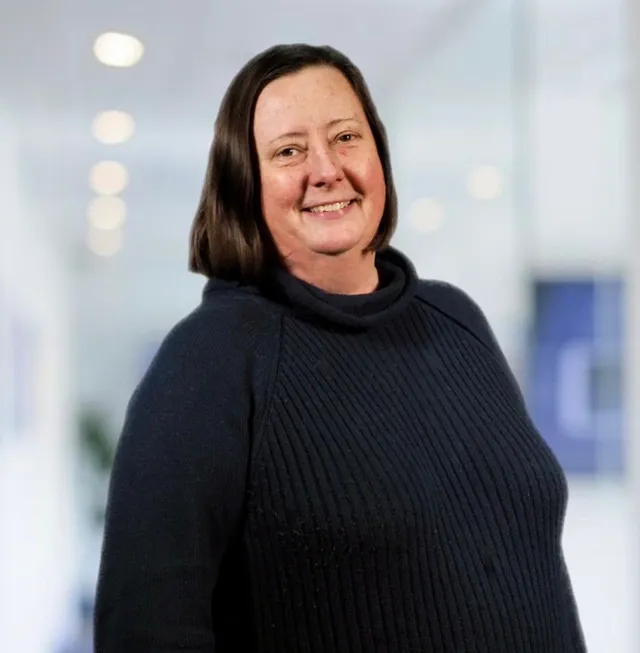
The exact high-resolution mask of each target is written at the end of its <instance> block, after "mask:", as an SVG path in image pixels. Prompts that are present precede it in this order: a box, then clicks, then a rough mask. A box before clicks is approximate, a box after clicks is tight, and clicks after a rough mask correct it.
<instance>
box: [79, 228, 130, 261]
mask: <svg viewBox="0 0 640 653" xmlns="http://www.w3.org/2000/svg"><path fill="white" fill-rule="evenodd" d="M122 244H123V233H122V229H112V230H111V231H103V230H101V229H93V228H90V229H89V233H88V234H87V246H88V247H89V249H90V250H91V251H92V252H93V253H94V254H95V255H96V256H102V257H104V258H108V257H110V256H114V255H115V254H117V253H118V252H119V251H120V250H121V249H122Z"/></svg>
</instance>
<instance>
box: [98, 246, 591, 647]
mask: <svg viewBox="0 0 640 653" xmlns="http://www.w3.org/2000/svg"><path fill="white" fill-rule="evenodd" d="M378 267H379V271H380V278H381V287H380V288H379V289H378V290H377V291H376V292H374V293H372V294H369V295H364V296H355V297H354V296H336V295H328V294H326V293H323V292H321V291H320V290H318V289H317V288H314V287H312V286H310V285H308V284H305V283H304V282H302V281H300V280H297V279H295V278H293V277H292V276H290V275H288V274H287V273H286V272H284V271H279V272H277V273H275V274H274V275H273V276H272V277H270V278H269V279H268V281H266V282H265V284H264V286H262V287H261V288H259V289H258V288H253V287H247V286H240V285H238V284H236V283H231V282H225V281H220V280H211V281H209V282H208V283H207V285H206V288H205V291H204V295H203V300H202V303H201V305H200V306H199V307H198V308H197V309H196V310H195V311H194V312H193V313H192V314H190V315H189V316H188V317H186V318H185V319H184V320H183V321H181V322H180V323H179V324H178V325H177V326H176V327H175V328H174V329H173V330H172V331H171V333H169V335H168V336H167V337H166V339H165V341H164V343H163V344H162V346H161V348H160V350H159V352H158V354H157V355H156V357H155V359H154V361H153V363H152V365H151V367H150V369H149V370H148V372H147V374H146V376H145V377H144V379H143V380H142V382H141V383H140V385H139V387H138V388H137V389H136V391H135V393H134V395H133V397H132V399H131V402H130V405H129V407H128V410H127V416H126V421H125V425H124V429H123V433H122V436H121V438H120V441H119V444H118V452H117V457H116V462H115V466H114V469H113V473H112V478H111V487H110V494H109V503H108V511H107V521H106V528H105V537H104V547H103V554H102V560H101V569H100V576H99V582H98V590H97V602H96V615H95V627H96V633H95V636H96V652H97V653H174V652H175V653H177V652H178V651H189V652H190V653H196V652H197V653H204V652H207V653H213V652H214V651H215V653H583V652H584V651H585V650H586V649H585V645H584V642H583V637H582V633H581V628H580V624H579V619H578V615H577V612H576V607H575V601H574V597H573V593H572V589H571V584H570V581H569V578H568V575H567V569H566V566H565V562H564V558H563V553H562V546H561V534H562V527H563V520H564V514H565V509H566V502H567V486H566V481H565V477H564V475H563V472H562V470H561V468H560V467H559V465H558V463H557V461H556V459H555V458H554V456H553V455H552V453H551V451H550V450H549V448H548V447H547V445H546V444H545V443H544V441H543V440H542V438H541V437H540V435H539V433H538V432H537V431H536V428H535V427H534V425H533V424H532V422H531V420H530V418H529V416H528V414H527V411H526V409H525V406H524V403H523V400H522V397H521V395H520V392H519V390H518V387H517V385H516V383H515V381H514V378H513V376H512V374H511V372H510V370H509V368H508V366H507V364H506V362H505V360H504V357H503V355H502V353H501V352H500V350H499V348H498V346H497V344H496V341H495V339H494V337H493V336H492V333H491V330H490V328H489V326H488V324H487V321H486V319H485V318H484V316H483V314H482V312H481V311H480V309H479V308H478V307H477V306H476V305H475V304H474V303H473V302H472V301H471V300H470V299H469V297H467V296H466V295H465V294H463V293H462V292H461V291H460V290H458V289H456V288H454V287H452V286H449V285H446V284H442V283H436V282H426V281H420V280H418V279H417V278H416V275H415V272H414V270H413V268H412V266H411V264H410V263H409V262H408V261H407V260H406V259H405V258H404V257H403V256H402V255H401V254H399V253H398V252H396V251H395V250H392V249H389V250H387V251H386V252H385V253H384V254H381V255H378Z"/></svg>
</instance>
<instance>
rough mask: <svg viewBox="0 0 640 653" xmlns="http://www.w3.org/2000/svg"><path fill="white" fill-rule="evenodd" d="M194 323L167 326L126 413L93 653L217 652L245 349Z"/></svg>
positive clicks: (242, 461)
mask: <svg viewBox="0 0 640 653" xmlns="http://www.w3.org/2000/svg"><path fill="white" fill-rule="evenodd" d="M202 323H203V320H202V319H201V318H199V319H198V318H194V317H193V316H191V317H190V318H187V319H186V320H185V321H184V322H182V323H180V324H179V325H178V326H177V327H175V328H174V330H173V331H172V332H171V333H170V334H169V336H167V338H166V339H165V341H164V343H163V344H162V346H161V348H160V350H159V352H158V354H157V355H156V358H155V360H154V361H153V363H152V365H151V367H150V369H149V370H148V372H147V374H146V376H145V377H144V378H143V380H142V381H141V383H140V385H139V386H138V388H137V389H136V391H135V392H134V394H133V396H132V398H131V400H130V403H129V406H128V408H127V413H126V417H125V423H124V427H123V431H122V434H121V437H120V440H119V442H118V448H117V454H116V459H115V463H114V468H113V471H112V475H111V482H110V488H109V498H108V505H107V516H106V524H105V533H104V540H103V550H102V557H101V561H100V572H99V578H98V587H97V593H96V610H95V651H96V653H134V652H135V653H173V652H176V653H177V652H178V651H182V652H184V651H189V652H191V653H204V652H205V651H206V652H207V653H212V652H213V651H215V641H214V640H215V637H214V636H215V633H214V625H213V624H214V615H213V614H212V595H213V592H214V588H215V585H216V581H217V579H218V576H219V574H220V572H221V560H222V557H223V555H224V553H225V550H226V549H227V547H228V545H229V542H230V540H231V539H232V538H233V535H234V531H235V530H236V529H237V526H238V522H239V519H240V516H241V512H242V508H243V500H244V492H245V476H246V468H247V464H248V456H249V430H250V406H251V389H250V388H249V387H248V382H247V379H248V374H247V369H246V368H247V363H246V358H247V356H246V355H243V352H244V351H247V350H248V348H249V347H250V346H251V343H244V344H245V346H244V347H238V346H233V344H232V343H233V342H237V341H238V338H237V335H236V337H234V334H233V333H231V331H233V329H232V328H231V327H227V328H226V331H227V332H225V328H224V327H220V326H219V325H216V326H215V328H212V325H211V323H210V321H207V324H206V325H205V326H204V327H203V324H202ZM212 330H213V331H214V333H211V331H212ZM247 344H248V347H247V346H246V345H247Z"/></svg>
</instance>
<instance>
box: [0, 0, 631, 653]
mask: <svg viewBox="0 0 640 653" xmlns="http://www.w3.org/2000/svg"><path fill="white" fill-rule="evenodd" d="M636 4H640V2H638V0H627V1H626V2H622V1H620V0H325V1H324V3H322V4H321V5H318V4H317V3H312V2H308V1H306V0H303V1H298V2H291V1H290V0H269V1H263V2H258V1H257V0H235V1H234V2H207V1H205V0H184V1H182V2H176V1H175V0H138V1H136V2H127V1H125V0H112V1H107V0H105V1H104V2H100V1H98V0H96V1H95V2H81V1H80V0H57V1H55V2H46V1H45V0H0V199H1V212H0V216H1V217H0V220H1V221H2V222H1V227H2V228H1V230H0V375H1V376H0V378H1V383H2V385H1V392H0V650H1V651H12V652H14V653H59V652H60V651H65V650H75V651H77V652H78V653H80V652H81V651H86V652H88V651H90V648H89V647H85V648H82V641H83V638H84V639H85V640H87V639H88V634H89V633H88V631H87V630H85V629H86V626H87V623H86V620H83V617H86V616H87V615H88V614H90V609H91V606H90V603H88V601H90V599H91V596H92V593H93V590H94V585H95V579H96V571H97V564H98V557H99V547H100V539H101V519H102V510H103V508H104V497H105V488H106V479H107V477H108V470H109V464H110V456H111V455H112V444H113V442H114V441H115V439H116V438H117V435H118V432H119V428H120V425H121V422H122V418H123V413H124V409H125V406H126V402H127V400H128V398H129V395H130V394H131V392H132V390H133V388H134V387H135V384H136V383H137V381H138V379H139V378H140V376H141V374H142V373H143V372H144V369H145V367H146V365H147V364H148V361H149V360H150V358H151V357H152V356H153V353H154V351H155V347H156V346H157V344H158V342H159V341H160V339H161V338H162V337H163V335H164V334H165V333H166V332H167V330H168V329H169V328H170V327H171V326H172V325H173V324H174V323H175V322H176V321H177V320H178V319H180V318H181V317H182V316H183V315H185V314H186V313H187V312H189V311H190V310H191V309H192V307H194V306H195V304H196V303H197V302H198V301H199V294H200V290H201V287H202V285H203V279H202V278H199V277H196V276H194V275H191V274H189V273H188V272H187V271H186V266H187V261H186V258H187V240H188V231H189V226H190V222H191V219H192V216H193V213H194V210H195V207H196V203H197V200H198V196H199V192H200V185H201V182H202V179H203V175H204V169H205V163H206V157H207V153H208V147H209V143H210V140H211V136H212V126H213V119H214V117H215V114H216V111H217V107H218V103H219V101H220V99H221V95H222V93H223V91H224V89H225V87H226V85H227V84H228V83H229V81H230V79H231V77H232V76H233V74H235V72H236V71H237V70H238V69H239V67H240V66H241V65H242V64H243V63H244V62H245V61H246V60H247V59H248V58H249V57H250V56H252V55H253V54H255V53H257V52H258V51H260V50H262V49H263V48H265V47H267V46H269V45H271V44H273V43H276V42H294V41H306V42H311V43H315V44H324V43H328V44H331V45H334V46H336V47H338V48H339V49H342V50H343V51H344V52H345V53H346V54H348V55H349V56H351V57H352V58H353V59H354V60H355V62H356V63H357V64H358V65H360V67H361V68H362V70H363V72H364V74H365V77H366V78H367V79H368V81H369V83H370V86H371V90H372V92H373V95H374V99H375V101H376V102H377V104H378V106H379V109H380V112H381V115H382V117H383V120H384V121H385V123H386V125H387V128H388V133H389V138H390V141H391V149H392V157H393V164H394V172H395V179H396V184H397V188H398V193H399V198H400V210H401V219H400V227H399V229H398V232H397V235H396V237H395V239H394V244H395V245H396V246H398V247H399V248H400V249H403V250H404V251H405V252H406V253H407V254H408V255H409V256H410V257H411V258H412V259H413V261H414V262H415V264H416V266H417V268H418V270H419V272H420V274H421V275H422V276H425V277H430V278H439V279H445V280H448V281H450V282H452V283H454V284H457V285H459V286H460V287H462V288H463V289H465V290H466V291H467V292H468V293H469V294H470V295H472V296H473V297H474V298H475V299H476V300H477V301H478V302H479V303H480V304H481V306H482V307H483V308H484V310H485V312H486V314H487V316H488V318H489V320H490V322H491V324H492V326H493V327H494V330H495V333H496V335H497V338H498V339H499V341H500V343H501V344H502V346H503V348H504V350H505V353H506V355H507V357H508V359H509V361H510V363H511V365H512V367H513V369H514V371H515V373H516V375H517V377H518V379H519V381H520V383H521V385H522V388H523V392H524V394H525V397H526V400H527V402H528V404H529V407H530V409H531V413H532V416H533V418H534V420H535V422H536V423H537V425H538V426H539V428H540V430H541V432H542V434H543V435H544V437H545V438H546V439H547V441H548V442H549V443H550V445H551V446H552V447H553V449H554V451H555V452H556V454H557V456H558V458H559V459H560V461H561V463H562V464H563V466H564V467H565V469H566V472H567V474H568V476H569V479H570V503H569V511H568V516H567V522H566V531H565V550H566V555H567V561H568V565H569V568H570V571H571V575H572V579H573V583H574V587H575V592H576V595H577V600H578V604H579V609H580V613H581V617H582V621H583V624H584V628H585V632H586V637H587V640H588V645H589V651H590V653H637V652H638V651H640V633H639V632H638V631H639V626H638V623H639V622H638V618H637V615H638V611H639V609H640V602H639V597H640V572H639V571H638V551H639V549H638V543H639V540H638V538H637V528H636V527H637V524H638V521H639V520H640V511H639V510H638V507H637V504H638V496H637V493H636V491H635V489H634V488H636V486H637V481H636V479H637V473H638V468H639V467H640V455H638V453H637V451H636V448H637V447H638V444H637V442H638V440H639V438H640V418H639V415H638V411H640V385H639V382H638V375H640V348H639V345H638V341H639V340H640V322H639V321H638V315H639V309H638V306H639V305H640V269H639V268H638V266H639V265H640V264H639V263H638V262H637V261H636V260H635V259H634V257H633V253H634V252H636V254H637V252H638V250H640V229H638V227H637V226H636V222H638V217H637V212H638V209H639V208H640V201H639V197H638V196H637V192H638V191H637V190H636V188H635V187H634V186H635V185H637V178H638V169H636V168H637V163H636V158H637V157H636V156H635V155H636V154H637V153H638V152H640V137H639V134H640V131H639V130H638V128H637V126H636V124H635V123H637V121H638V116H640V111H638V107H639V106H640V104H639V103H638V102H637V100H638V97H639V93H638V90H637V88H636V82H635V78H636V77H638V75H640V68H639V62H640V58H639V57H638V53H637V52H636V53H634V52H633V48H634V47H640V46H637V45H636V44H635V42H636V41H638V38H635V39H634V38H632V35H633V33H634V31H633V27H634V25H635V26H636V27H640V18H639V17H640V8H637V7H636V6H635V5H636ZM109 32H115V33H120V34H125V35H129V38H127V37H120V38H118V37H113V36H112V37H108V36H107V37H104V36H102V37H101V34H103V33H109ZM130 37H135V38H134V39H132V38H130ZM136 39H137V40H136ZM105 112H106V113H105ZM633 182H635V184H634V183H633ZM74 640H76V643H77V644H78V648H76V649H72V648H64V647H65V646H67V645H71V644H73V643H74Z"/></svg>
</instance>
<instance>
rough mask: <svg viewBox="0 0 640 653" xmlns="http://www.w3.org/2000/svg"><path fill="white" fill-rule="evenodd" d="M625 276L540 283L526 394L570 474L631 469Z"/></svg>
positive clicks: (607, 472) (538, 283)
mask: <svg viewBox="0 0 640 653" xmlns="http://www.w3.org/2000/svg"><path fill="white" fill-rule="evenodd" d="M623 323H624V316H623V286H622V283H621V282H620V280H596V279H591V280H578V281H572V280H554V281H547V280H545V281H538V282H536V283H535V287H534V317H533V324H532V330H531V339H530V349H529V364H528V375H527V377H528V378H527V383H526V389H525V391H526V396H527V403H528V405H529V409H530V411H531V415H532V418H533V420H534V422H535V423H536V426H537V427H538V429H539V430H540V432H541V433H542V435H543V437H544V438H545V439H546V440H547V442H548V443H549V445H550V446H551V448H552V449H553V451H554V453H555V454H556V456H557V457H558V459H559V461H560V463H561V464H562V466H563V467H564V469H565V471H566V472H567V473H568V474H581V475H597V476H603V475H619V474H621V473H622V472H623V471H624V446H623V442H624V438H623V401H622V354H623V346H624V343H623V339H624V329H623Z"/></svg>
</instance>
